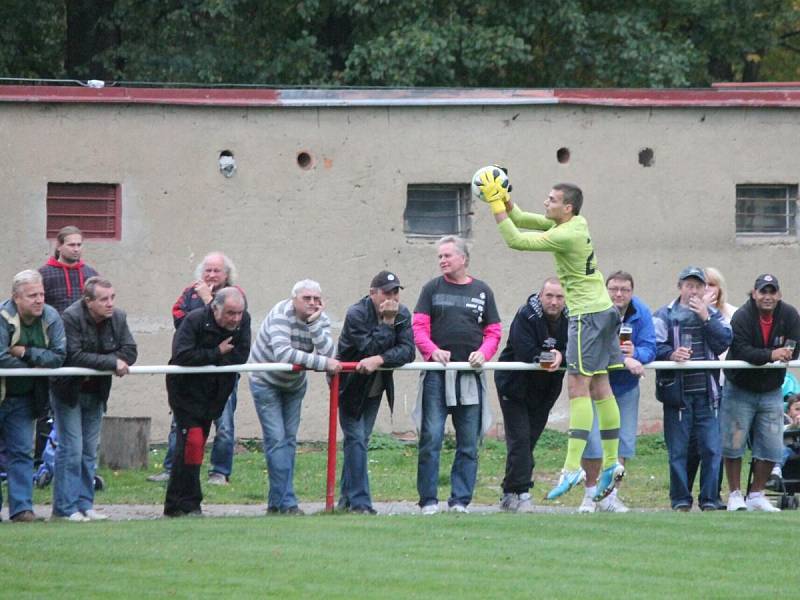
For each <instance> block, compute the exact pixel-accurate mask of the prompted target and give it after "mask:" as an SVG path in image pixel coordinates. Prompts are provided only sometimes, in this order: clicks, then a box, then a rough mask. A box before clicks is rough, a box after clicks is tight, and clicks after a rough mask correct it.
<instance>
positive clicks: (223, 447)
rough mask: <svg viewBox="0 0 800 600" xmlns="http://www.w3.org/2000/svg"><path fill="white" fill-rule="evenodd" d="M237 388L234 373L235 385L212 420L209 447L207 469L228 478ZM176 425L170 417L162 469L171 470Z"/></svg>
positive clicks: (237, 384) (232, 445) (231, 466)
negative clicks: (211, 434)
mask: <svg viewBox="0 0 800 600" xmlns="http://www.w3.org/2000/svg"><path fill="white" fill-rule="evenodd" d="M238 388H239V375H238V373H237V375H236V385H234V387H233V391H232V392H231V395H230V396H228V401H227V402H226V403H225V408H224V409H223V411H222V414H221V415H220V417H219V419H216V420H215V421H214V429H215V432H214V444H213V446H212V447H211V460H210V463H211V468H210V469H209V470H208V473H209V475H210V474H211V473H220V474H221V475H225V477H226V478H227V479H230V477H231V473H233V453H234V450H235V448H236V431H235V429H234V416H235V413H236V404H237V401H238V398H237V395H236V390H237V389H238ZM175 429H176V425H175V417H173V418H172V423H171V424H170V426H169V437H168V438H167V455H166V456H165V457H164V470H165V471H171V470H172V462H173V460H174V457H175V440H176V431H175Z"/></svg>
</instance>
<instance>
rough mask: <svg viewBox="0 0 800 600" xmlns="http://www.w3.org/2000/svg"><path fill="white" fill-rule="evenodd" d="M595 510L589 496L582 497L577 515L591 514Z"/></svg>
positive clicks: (595, 505)
mask: <svg viewBox="0 0 800 600" xmlns="http://www.w3.org/2000/svg"><path fill="white" fill-rule="evenodd" d="M596 510H597V504H596V503H595V501H594V500H592V498H591V497H590V496H584V497H583V500H582V501H581V505H580V506H579V507H578V512H579V513H593V512H595V511H596Z"/></svg>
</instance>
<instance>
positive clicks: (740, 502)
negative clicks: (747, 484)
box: [728, 490, 747, 512]
mask: <svg viewBox="0 0 800 600" xmlns="http://www.w3.org/2000/svg"><path fill="white" fill-rule="evenodd" d="M728 510H729V511H731V512H733V511H737V510H747V505H746V504H745V503H744V498H743V497H742V492H740V491H739V490H733V491H732V492H731V493H730V494H728Z"/></svg>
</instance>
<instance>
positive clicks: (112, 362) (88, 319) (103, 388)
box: [50, 299, 137, 410]
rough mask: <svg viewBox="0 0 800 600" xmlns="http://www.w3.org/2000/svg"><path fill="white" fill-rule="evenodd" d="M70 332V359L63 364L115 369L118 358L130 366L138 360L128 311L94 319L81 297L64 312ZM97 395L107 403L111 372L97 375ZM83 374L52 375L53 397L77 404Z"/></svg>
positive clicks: (117, 310)
mask: <svg viewBox="0 0 800 600" xmlns="http://www.w3.org/2000/svg"><path fill="white" fill-rule="evenodd" d="M61 317H62V319H63V320H64V330H65V331H66V335H67V360H66V361H65V362H64V366H68V367H85V368H87V369H97V370H98V371H114V370H115V369H116V368H117V359H118V358H119V359H122V360H124V361H125V362H126V363H127V364H128V365H132V364H133V363H135V362H136V356H137V350H136V342H135V341H134V340H133V336H132V335H131V331H130V329H128V322H127V318H126V316H125V313H124V312H123V311H122V310H120V309H118V308H115V309H114V312H113V314H112V315H111V317H109V318H108V319H105V320H104V321H102V322H100V323H99V324H98V323H96V322H95V320H94V318H93V317H92V315H91V313H90V312H89V308H88V307H87V306H86V302H84V301H83V299H81V300H78V301H77V302H75V303H74V304H72V306H70V307H69V308H68V309H67V310H65V311H64V313H63V314H62V315H61ZM93 378H94V379H97V380H98V382H97V383H98V391H97V394H98V396H99V397H100V400H101V401H102V402H103V405H104V410H105V404H106V403H107V402H108V395H109V393H110V392H111V375H105V376H97V377H94V376H93ZM83 379H84V378H83V377H64V376H62V377H52V378H51V382H50V385H51V388H52V390H53V394H54V396H55V397H56V398H57V399H58V400H60V401H61V402H64V403H66V404H68V405H70V406H77V404H78V397H79V394H80V390H81V383H82V382H83Z"/></svg>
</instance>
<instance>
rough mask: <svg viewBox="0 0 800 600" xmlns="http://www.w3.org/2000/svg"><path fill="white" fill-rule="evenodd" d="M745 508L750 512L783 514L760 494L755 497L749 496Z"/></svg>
mask: <svg viewBox="0 0 800 600" xmlns="http://www.w3.org/2000/svg"><path fill="white" fill-rule="evenodd" d="M745 507H746V508H747V510H749V511H761V512H781V509H780V508H778V507H777V506H773V504H772V503H771V502H770V501H769V500H767V497H766V496H765V495H764V494H759V495H758V496H755V497H753V495H752V494H748V496H747V500H745Z"/></svg>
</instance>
